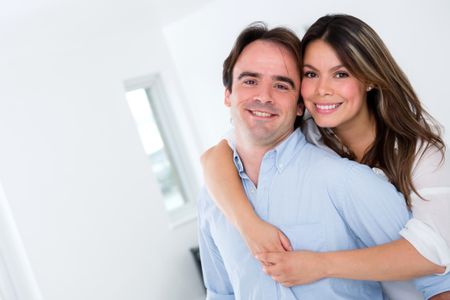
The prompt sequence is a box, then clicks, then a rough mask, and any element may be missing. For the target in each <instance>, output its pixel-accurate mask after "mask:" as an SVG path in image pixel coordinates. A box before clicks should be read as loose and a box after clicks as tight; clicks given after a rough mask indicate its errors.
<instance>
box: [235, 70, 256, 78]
mask: <svg viewBox="0 0 450 300" xmlns="http://www.w3.org/2000/svg"><path fill="white" fill-rule="evenodd" d="M244 77H256V78H260V77H261V74H259V73H256V72H248V71H244V72H242V73H241V74H239V76H238V80H240V79H242V78H244Z"/></svg>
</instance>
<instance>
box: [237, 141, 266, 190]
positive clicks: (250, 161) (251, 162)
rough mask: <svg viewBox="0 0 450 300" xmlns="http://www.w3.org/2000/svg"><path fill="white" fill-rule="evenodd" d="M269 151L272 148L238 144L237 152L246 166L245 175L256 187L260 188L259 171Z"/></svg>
mask: <svg viewBox="0 0 450 300" xmlns="http://www.w3.org/2000/svg"><path fill="white" fill-rule="evenodd" d="M269 150H270V148H267V147H260V146H254V145H252V146H250V145H245V144H240V143H236V151H237V152H238V154H239V157H240V158H241V161H242V164H243V165H244V169H245V173H246V174H247V176H248V177H249V178H250V180H251V181H252V182H253V183H254V184H255V186H258V177H259V169H260V167H261V162H262V159H263V157H264V155H265V154H266V153H267V151H269Z"/></svg>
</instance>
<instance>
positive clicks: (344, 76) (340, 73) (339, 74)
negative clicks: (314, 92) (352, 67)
mask: <svg viewBox="0 0 450 300" xmlns="http://www.w3.org/2000/svg"><path fill="white" fill-rule="evenodd" d="M348 76H349V75H348V73H347V72H336V78H347V77H348Z"/></svg>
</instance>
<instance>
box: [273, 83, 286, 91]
mask: <svg viewBox="0 0 450 300" xmlns="http://www.w3.org/2000/svg"><path fill="white" fill-rule="evenodd" d="M275 88H276V89H279V90H284V91H287V90H289V86H287V85H286V84H281V83H277V84H275Z"/></svg>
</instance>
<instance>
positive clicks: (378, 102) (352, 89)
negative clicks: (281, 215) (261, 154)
mask: <svg viewBox="0 0 450 300" xmlns="http://www.w3.org/2000/svg"><path fill="white" fill-rule="evenodd" d="M302 54H303V74H302V87H301V94H302V97H303V100H304V104H305V106H306V108H307V109H308V111H309V113H310V114H311V116H312V118H313V119H314V122H315V123H316V124H317V126H318V128H317V127H316V126H315V124H314V123H313V122H312V120H311V119H310V118H309V119H307V120H306V121H305V123H304V125H303V131H304V132H305V135H306V136H307V138H308V139H309V141H310V142H312V143H315V144H317V145H319V146H321V147H326V148H327V149H329V150H332V151H334V152H335V153H336V154H338V155H340V156H343V157H347V158H349V159H352V160H356V161H358V162H360V163H363V164H367V165H369V166H370V167H372V168H373V169H374V171H375V172H377V173H380V176H386V177H387V179H388V180H389V181H390V182H391V183H392V184H394V185H395V186H396V187H397V189H398V190H399V191H400V192H402V193H403V195H404V196H405V201H406V203H407V205H408V207H409V208H410V209H411V210H412V212H413V218H412V219H411V220H410V221H409V222H408V224H407V225H406V226H405V228H404V229H403V230H402V231H401V233H400V234H401V235H402V237H403V238H402V239H400V240H398V241H394V242H392V243H389V244H386V245H381V246H377V247H372V248H368V249H359V250H349V251H340V252H330V253H314V252H308V251H291V250H293V249H291V246H290V244H289V241H288V239H287V238H286V237H285V236H284V234H283V233H282V232H281V231H279V230H278V229H277V228H275V227H273V226H272V225H270V224H267V223H265V222H263V221H262V220H260V219H259V218H258V217H257V216H256V214H255V212H254V211H253V208H252V206H251V204H250V203H249V202H248V200H247V198H246V196H245V192H244V190H243V188H242V185H241V183H240V180H239V177H238V175H237V173H236V169H235V167H234V165H233V162H232V153H231V150H230V149H229V147H228V146H227V143H226V142H225V141H222V142H221V143H219V144H218V145H217V146H215V147H213V148H211V149H210V150H208V151H207V152H206V153H205V154H204V156H203V158H202V163H203V167H204V171H205V179H206V181H207V182H206V183H207V186H208V189H209V191H210V193H211V195H213V198H214V199H215V201H216V202H217V205H218V206H219V207H220V208H221V210H222V211H223V212H224V214H225V215H226V216H227V218H228V219H229V220H230V221H231V222H232V223H234V224H235V225H236V227H237V228H238V229H239V231H240V233H241V234H242V236H243V237H244V239H245V240H246V242H247V245H248V246H249V248H250V250H251V251H252V253H253V254H255V255H256V257H257V259H259V260H260V261H261V263H262V264H263V268H264V271H265V272H266V273H267V274H269V275H271V276H272V277H273V279H274V280H276V281H278V282H280V283H282V284H283V285H285V286H292V285H297V284H305V283H309V282H312V281H316V280H319V279H321V278H324V277H340V278H349V279H359V280H380V281H381V280H405V279H410V278H414V277H418V276H423V275H428V274H433V273H443V272H446V271H447V270H448V269H449V268H450V267H449V266H450V251H449V246H448V245H450V221H449V219H450V218H449V214H450V185H449V183H450V166H449V164H447V163H446V162H445V160H444V154H445V145H444V142H443V140H442V138H441V137H440V134H439V130H438V128H439V127H438V126H437V125H436V124H437V123H436V122H435V121H434V120H433V118H432V117H431V116H430V115H429V114H428V113H427V112H426V111H425V110H424V109H423V108H422V106H421V104H420V101H419V100H418V98H417V96H416V94H415V92H414V91H413V89H412V87H411V85H410V83H409V81H408V80H407V78H406V76H405V75H404V74H403V72H402V71H401V70H400V68H399V67H398V65H397V64H396V62H395V61H394V59H393V58H392V56H391V55H390V53H389V51H388V50H387V48H386V47H385V45H384V44H383V42H382V40H381V39H380V38H379V37H378V35H377V34H376V33H375V32H374V31H373V29H371V28H370V27H369V26H368V25H367V24H365V23H364V22H362V21H361V20H359V19H357V18H355V17H352V16H348V15H331V16H325V17H322V18H320V19H319V20H317V21H316V22H315V23H314V24H313V25H312V26H311V27H310V28H309V29H308V31H307V32H306V34H305V36H304V38H303V42H302ZM219 170H221V171H220V172H219ZM295 250H298V249H295ZM399 285H401V287H399ZM384 288H385V291H386V293H387V294H388V295H389V297H390V298H391V299H421V298H422V297H421V296H420V294H419V293H418V292H417V291H415V289H414V288H413V286H412V285H411V284H410V283H399V284H397V285H395V286H393V285H392V284H387V283H386V284H384ZM446 294H447V293H446ZM441 295H443V294H441ZM447 296H450V292H449V293H448V294H447ZM438 297H439V296H438ZM436 299H437V298H436Z"/></svg>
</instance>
